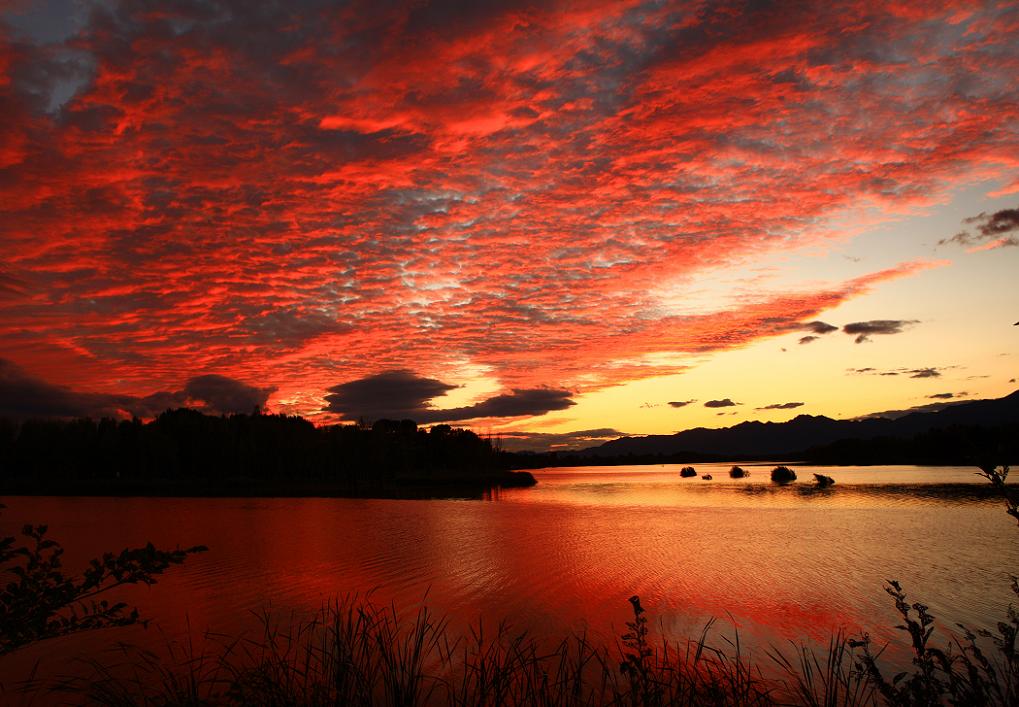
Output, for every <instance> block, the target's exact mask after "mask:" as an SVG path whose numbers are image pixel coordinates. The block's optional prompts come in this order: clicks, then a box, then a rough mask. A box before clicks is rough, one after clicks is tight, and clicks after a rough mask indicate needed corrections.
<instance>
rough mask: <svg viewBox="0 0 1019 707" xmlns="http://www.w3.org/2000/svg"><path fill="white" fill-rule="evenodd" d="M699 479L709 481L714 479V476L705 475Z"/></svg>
mask: <svg viewBox="0 0 1019 707" xmlns="http://www.w3.org/2000/svg"><path fill="white" fill-rule="evenodd" d="M701 478H702V479H704V480H705V481H711V480H712V479H713V478H715V477H714V476H712V475H711V474H705V475H704V476H702V477H701Z"/></svg>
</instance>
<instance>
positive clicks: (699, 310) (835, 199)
mask: <svg viewBox="0 0 1019 707" xmlns="http://www.w3.org/2000/svg"><path fill="white" fill-rule="evenodd" d="M1017 76H1019V5H1017V4H1016V3H1014V2H1000V3H995V2H962V1H960V2H935V1H933V0H931V1H925V2H913V3H896V2H885V1H881V2H860V1H856V2H825V3H820V2H819V3H769V2H761V1H750V0H747V1H745V2H671V3H670V2H636V1H632V0H609V1H601V0H587V1H578V2H548V1H545V2H526V1H523V0H493V1H491V2H463V1H462V0H459V1H453V0H450V1H448V2H423V1H415V2H405V1H395V0H394V1H393V2H386V1H384V0H373V1H372V2H359V1H353V2H347V3H337V2H296V1H295V2H282V3H260V2H257V1H256V0H243V1H241V0H233V1H225V2H202V1H201V0H177V1H166V2H134V1H130V0H125V1H124V2H117V1H116V0H38V1H34V2H33V1H25V2H20V1H19V0H0V117H2V124H0V248H2V251H0V252H2V255H3V258H2V259H0V416H11V417H16V418H25V417H33V416H58V417H70V416H78V415H92V416H97V415H104V414H105V415H116V416H130V415H132V414H133V415H138V416H141V417H151V416H152V415H154V414H157V413H158V412H160V411H161V410H163V409H166V408H167V407H171V406H179V405H190V406H193V407H198V408H201V409H205V410H207V411H209V412H234V411H243V412H248V411H250V410H251V409H252V408H253V407H254V406H255V405H262V406H263V407H264V408H265V409H267V410H269V411H273V412H286V413H294V414H301V415H304V416H306V417H308V418H310V419H312V420H314V421H315V422H318V423H329V422H337V421H343V420H346V421H351V420H356V419H358V418H359V417H364V418H367V419H375V418H379V417H410V418H413V419H415V420H417V421H419V422H421V423H423V424H431V423H436V422H450V423H452V424H458V425H466V426H470V427H472V428H473V429H475V430H477V431H479V432H489V431H490V432H492V433H498V434H501V435H504V436H507V437H512V436H514V433H516V438H517V443H518V444H525V445H528V446H532V447H536V448H543V447H545V446H547V445H553V446H556V445H571V444H591V443H596V442H597V441H600V440H602V439H606V438H609V437H614V436H617V435H618V434H621V433H668V432H674V431H678V430H682V429H686V428H690V427H694V426H699V425H704V426H710V427H717V426H728V425H732V424H735V423H738V422H742V421H745V420H772V421H781V420H787V419H790V418H792V417H794V416H796V415H798V414H812V415H828V416H831V417H838V418H846V417H854V416H858V415H864V414H868V413H874V412H881V411H888V410H905V409H909V408H914V407H918V406H925V405H932V404H943V403H946V402H954V401H957V400H966V399H971V398H981V397H999V396H1001V395H1005V394H1007V393H1010V392H1011V391H1013V390H1015V389H1016V388H1019V385H1017V384H1016V378H1017V376H1019V356H1017V354H1019V346H1017V345H1019V326H1015V324H1017V323H1019V81H1017V79H1016V77H1017Z"/></svg>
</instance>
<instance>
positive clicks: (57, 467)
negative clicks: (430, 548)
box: [0, 409, 535, 498]
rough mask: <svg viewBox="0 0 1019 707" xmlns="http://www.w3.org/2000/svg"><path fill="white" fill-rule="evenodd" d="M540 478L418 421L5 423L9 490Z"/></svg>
mask: <svg viewBox="0 0 1019 707" xmlns="http://www.w3.org/2000/svg"><path fill="white" fill-rule="evenodd" d="M534 483H535V481H534V477H533V476H531V475H530V474H529V473H527V472H517V471H512V470H511V469H510V464H509V462H508V460H507V458H506V455H505V454H503V453H500V452H499V451H498V450H496V449H494V448H493V446H492V444H491V442H490V441H489V440H487V439H483V438H481V437H479V436H478V435H476V434H475V433H473V432H471V431H470V430H464V429H457V428H453V427H450V426H449V425H435V426H433V427H432V428H431V429H428V430H424V429H420V428H418V426H417V425H416V424H415V423H413V422H412V421H410V420H403V421H390V420H380V421H377V422H375V423H374V424H372V425H370V426H369V425H330V426H324V427H315V426H314V425H312V424H311V423H310V422H309V421H307V420H305V419H303V418H300V417H294V416H287V415H263V414H258V413H255V414H251V415H230V416H211V415H205V414H202V413H201V412H198V411H195V410H188V409H178V410H168V411H167V412H164V413H163V414H161V415H159V416H158V417H157V418H156V419H154V420H152V421H151V422H148V423H143V422H141V421H139V420H112V419H102V420H99V421H95V420H90V419H78V420H64V421H58V420H45V421H39V420H35V421H33V420H29V421H24V422H21V423H17V424H15V423H13V422H6V421H0V493H4V494H8V495H103V496H133V495H144V496H342V497H373V498H440V497H441V498H459V497H480V496H482V495H483V494H484V493H486V492H487V491H489V490H491V489H493V488H499V487H502V488H506V487H511V486H528V485H533V484H534Z"/></svg>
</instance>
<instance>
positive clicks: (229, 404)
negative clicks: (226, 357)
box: [182, 374, 276, 415]
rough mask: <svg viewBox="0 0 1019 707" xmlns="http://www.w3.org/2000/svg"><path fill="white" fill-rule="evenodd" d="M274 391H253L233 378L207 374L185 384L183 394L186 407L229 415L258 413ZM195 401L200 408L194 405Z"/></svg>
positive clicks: (254, 389) (252, 387)
mask: <svg viewBox="0 0 1019 707" xmlns="http://www.w3.org/2000/svg"><path fill="white" fill-rule="evenodd" d="M274 390H276V388H274V387H268V388H256V387H254V386H250V385H247V384H246V383H241V382H240V381H238V380H234V379H233V378H227V377H226V376H219V375H215V374H208V375H204V376H196V377H194V378H191V379H190V380H188V382H187V383H186V384H185V385H184V390H183V391H182V392H183V394H184V396H185V397H186V398H187V400H188V402H189V407H195V408H198V409H200V410H203V411H205V412H209V413H218V414H221V415H230V414H233V413H238V412H251V411H252V410H254V409H255V408H258V409H259V410H261V409H262V408H263V407H265V402H266V401H267V400H268V399H269V395H270V394H271V393H272V392H273V391H274ZM195 401H198V402H200V403H201V405H195V404H194V402H195Z"/></svg>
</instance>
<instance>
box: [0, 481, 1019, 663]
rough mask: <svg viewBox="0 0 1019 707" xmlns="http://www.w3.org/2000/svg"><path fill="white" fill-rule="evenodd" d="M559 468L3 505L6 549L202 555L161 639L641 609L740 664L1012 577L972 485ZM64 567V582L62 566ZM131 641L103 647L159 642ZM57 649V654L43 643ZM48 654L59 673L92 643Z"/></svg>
mask: <svg viewBox="0 0 1019 707" xmlns="http://www.w3.org/2000/svg"><path fill="white" fill-rule="evenodd" d="M729 466H730V465H700V466H699V467H698V471H699V472H700V473H701V474H704V473H711V474H712V475H713V476H714V479H713V480H712V481H703V480H702V479H700V478H694V479H680V478H679V476H678V467H677V468H670V467H622V468H620V467H616V468H582V469H555V470H541V471H538V472H535V475H536V476H537V477H538V479H539V481H540V483H539V485H538V486H537V487H535V488H531V489H512V490H505V491H502V492H499V493H495V494H492V495H490V496H489V499H490V501H491V502H487V503H486V502H477V501H456V500H445V501H409V500H408V501H399V500H369V499H262V500H253V499H172V498H168V499H144V498H124V499H113V498H100V499H81V498H52V497H50V498H10V499H5V503H6V504H7V505H8V506H9V510H8V511H6V512H5V514H4V515H3V516H0V522H2V524H3V528H4V530H5V531H6V532H11V531H13V530H15V529H17V528H18V527H20V525H21V524H22V523H25V522H47V523H49V525H50V527H51V534H52V535H53V537H55V538H57V539H59V540H61V541H62V542H63V543H64V544H65V546H66V548H67V557H68V558H70V560H71V561H72V562H73V561H74V560H75V559H77V560H79V561H80V562H83V561H84V560H85V559H86V558H87V557H91V556H95V555H96V554H98V553H100V552H102V551H104V550H108V549H114V548H118V549H119V548H121V547H124V546H126V545H132V546H133V545H140V544H144V543H145V542H147V541H149V540H151V541H152V542H154V543H155V544H157V545H161V546H171V547H172V546H175V545H178V544H179V545H193V544H198V543H202V544H206V545H208V546H209V547H210V551H209V552H208V553H206V554H204V555H201V556H199V557H196V558H192V559H189V561H188V563H187V564H186V565H185V566H184V567H183V568H180V569H179V570H175V571H174V572H172V573H171V574H169V575H167V576H166V578H165V580H163V581H161V582H160V583H159V584H158V585H156V586H155V587H153V588H152V589H151V590H145V589H144V588H141V589H139V590H135V591H132V592H130V593H128V594H127V595H126V597H127V598H129V599H130V600H131V601H133V602H135V603H137V604H138V605H139V606H140V608H141V609H142V612H143V613H144V614H145V615H147V616H150V617H154V618H155V619H156V620H157V621H158V623H159V624H160V625H161V626H162V627H163V628H164V629H165V630H166V631H167V632H168V633H169V634H170V635H175V634H176V635H179V634H180V633H181V632H182V631H183V629H184V626H185V621H186V620H187V619H189V620H190V623H191V625H192V626H195V627H199V628H202V629H204V628H209V629H211V630H213V631H217V632H222V633H228V634H234V633H236V632H238V631H242V630H245V629H251V628H252V627H253V626H254V625H255V620H254V613H253V612H259V611H260V610H261V609H262V608H264V607H265V606H266V605H267V604H269V603H271V604H272V606H273V607H274V608H275V610H277V611H279V612H281V613H287V612H290V611H291V610H297V611H299V612H302V611H307V612H311V611H313V610H315V609H317V608H318V607H319V606H320V605H321V604H322V602H324V601H327V600H328V599H329V598H330V597H334V596H337V595H342V594H346V593H348V592H362V593H363V592H367V591H372V592H374V597H375V599H376V600H377V601H381V602H387V603H388V602H394V603H395V604H396V605H397V606H400V607H403V608H405V609H406V610H413V609H414V607H416V606H417V605H419V604H420V603H421V602H423V601H427V603H428V604H429V606H431V607H432V608H433V609H435V610H436V611H437V612H439V613H440V614H446V615H449V616H450V617H451V619H452V620H453V623H454V625H458V624H459V625H461V626H462V625H465V624H466V623H468V622H471V621H475V620H477V619H478V618H479V617H482V616H484V617H486V618H489V619H491V620H498V619H500V618H504V617H507V618H510V619H511V621H512V622H513V625H514V626H516V627H518V628H521V629H524V628H526V629H530V630H532V631H534V632H537V633H542V634H556V633H559V632H562V631H567V630H576V629H581V628H586V629H588V630H589V631H590V632H591V633H592V634H593V635H594V636H596V637H598V636H601V637H603V638H606V639H611V637H613V636H615V635H617V634H618V633H619V629H620V628H621V627H622V626H623V622H624V621H625V620H626V619H627V617H628V612H629V605H628V604H627V602H626V600H627V598H628V597H630V596H631V595H633V594H638V595H640V596H641V598H642V601H643V604H644V605H645V606H646V607H647V608H648V610H649V612H650V614H651V616H652V620H653V621H656V622H658V625H660V626H661V627H663V628H664V629H665V630H667V631H670V632H672V633H675V634H678V635H692V634H694V633H696V632H697V631H698V630H699V628H700V627H701V626H702V625H703V623H704V622H705V621H706V620H707V619H708V618H709V617H711V616H715V617H722V618H725V617H727V616H731V617H732V619H733V621H735V623H736V624H737V625H738V626H739V627H740V629H741V631H742V632H743V635H744V637H745V639H746V640H748V641H749V642H750V643H751V644H752V645H753V644H754V642H756V644H758V645H760V644H766V643H769V642H775V641H779V640H782V639H785V638H790V639H798V638H802V637H813V638H816V639H817V640H820V641H823V640H824V639H826V638H827V636H828V634H829V633H830V631H832V630H833V629H835V628H837V627H839V626H847V627H850V628H857V627H865V628H868V629H869V630H871V632H872V633H873V634H875V635H876V636H877V637H878V638H880V637H882V636H889V635H891V633H892V631H891V629H890V628H888V627H890V626H892V625H893V624H894V618H895V617H894V612H893V609H892V607H891V605H890V603H889V601H888V599H887V597H886V596H885V595H884V593H883V592H882V591H881V586H882V583H883V582H884V581H885V580H886V579H891V578H895V579H899V580H900V581H902V582H903V584H904V586H905V587H906V589H907V591H909V592H910V595H911V597H913V598H915V600H921V599H922V600H923V601H924V602H925V603H927V604H928V605H930V606H931V611H932V612H933V613H934V614H935V615H936V616H937V617H938V620H939V622H941V624H942V625H945V626H951V625H953V624H954V623H955V622H957V621H961V622H965V623H967V624H970V625H972V626H974V627H976V626H985V625H989V624H990V625H993V622H996V621H997V620H998V618H999V617H1001V616H1003V615H1004V611H1005V609H1006V607H1007V606H1008V603H1009V600H1010V598H1011V597H1010V595H1009V594H1010V593H1009V589H1008V579H1007V577H1008V573H1009V572H1010V571H1013V570H1014V568H1016V567H1017V566H1019V544H1017V543H1015V542H1014V534H1015V532H1016V531H1015V528H1014V526H1013V524H1012V523H1011V522H1010V521H1009V519H1008V517H1007V516H1006V515H1005V513H1004V510H1003V508H1002V505H1001V503H1000V502H999V501H998V500H997V499H995V498H993V497H991V496H989V495H988V493H987V490H986V488H985V487H984V486H982V485H981V484H980V482H979V479H976V478H975V477H974V476H973V475H972V471H971V470H970V469H964V468H954V469H953V468H940V469H922V468H903V467H896V468H891V467H885V468H864V469H853V468H837V469H828V470H826V471H825V472H824V473H826V474H829V475H831V476H832V477H834V478H835V481H836V484H835V486H833V487H830V488H826V489H819V488H816V487H814V486H812V485H811V484H810V483H809V482H806V483H805V482H803V481H802V479H804V478H807V479H809V478H812V477H810V475H809V473H810V470H806V473H801V474H800V478H801V481H800V482H799V483H795V484H791V485H788V486H778V485H775V484H771V483H770V481H769V480H768V470H769V469H770V467H766V466H751V465H746V464H744V465H742V466H744V467H745V468H748V469H750V471H751V476H750V477H749V478H744V479H730V478H729V476H728V470H729ZM71 569H74V567H73V566H72V567H71ZM158 638H159V636H158V634H154V633H152V632H148V633H145V632H141V631H140V630H139V629H127V630H123V631H122V630H119V629H118V630H115V631H109V632H104V633H103V634H102V635H101V636H98V637H96V636H92V637H89V638H88V643H87V648H88V649H89V650H94V649H95V647H96V645H97V642H109V643H112V642H114V641H117V640H141V641H151V640H156V639H158ZM54 645H55V644H54ZM61 645H62V646H64V647H63V648H59V649H55V648H54V647H53V645H51V646H49V647H47V649H46V651H44V652H42V653H40V654H39V655H41V656H51V657H52V659H54V660H56V659H60V656H61V655H62V654H61V651H65V652H70V651H73V650H75V648H74V646H75V645H77V646H78V648H82V644H81V643H78V644H75V643H74V642H73V641H71V642H68V643H64V644H61Z"/></svg>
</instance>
